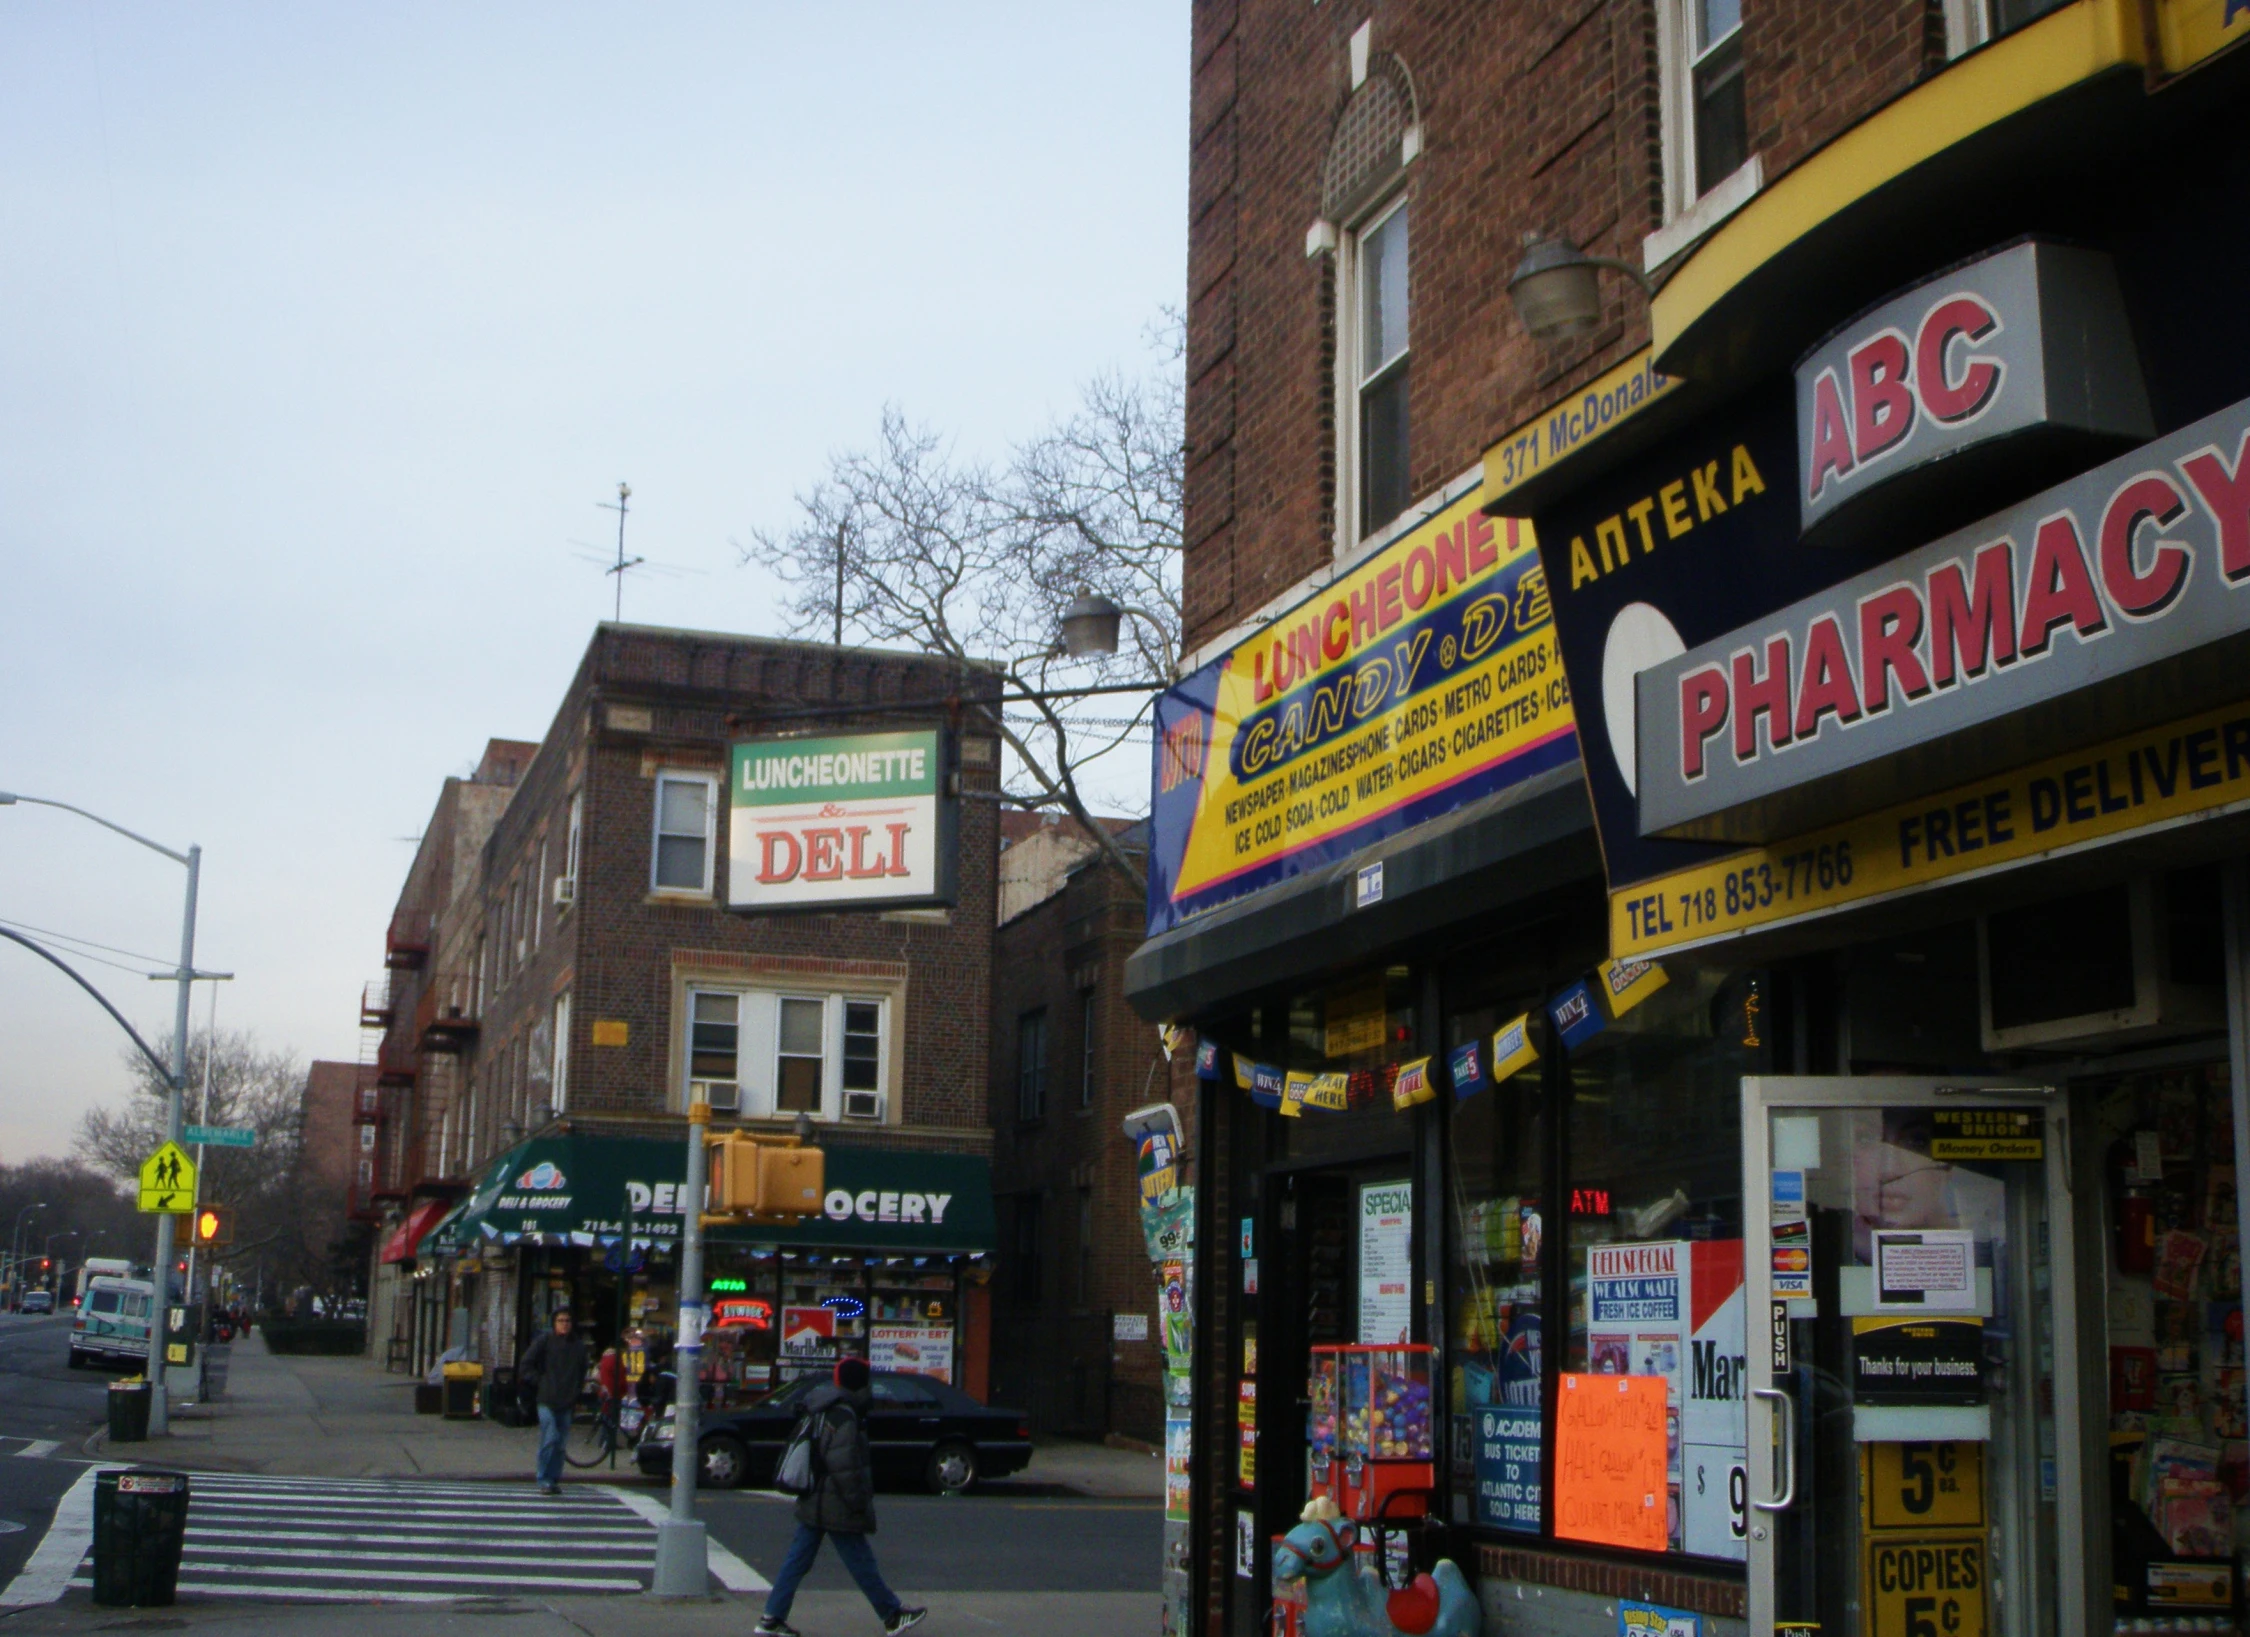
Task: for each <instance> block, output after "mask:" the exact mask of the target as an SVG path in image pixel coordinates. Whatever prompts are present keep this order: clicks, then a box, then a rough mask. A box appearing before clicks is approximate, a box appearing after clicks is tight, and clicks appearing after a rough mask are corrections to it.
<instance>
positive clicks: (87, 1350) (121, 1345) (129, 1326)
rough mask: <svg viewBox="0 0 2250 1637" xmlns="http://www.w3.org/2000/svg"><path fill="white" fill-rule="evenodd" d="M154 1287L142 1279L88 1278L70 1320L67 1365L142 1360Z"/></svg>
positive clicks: (145, 1359)
mask: <svg viewBox="0 0 2250 1637" xmlns="http://www.w3.org/2000/svg"><path fill="white" fill-rule="evenodd" d="M155 1295H156V1287H155V1285H153V1284H151V1283H150V1282H149V1281H148V1280H146V1279H111V1278H107V1277H103V1278H99V1279H91V1280H88V1281H87V1284H86V1298H85V1300H84V1301H83V1302H81V1303H80V1304H79V1307H78V1316H77V1317H76V1318H74V1319H72V1320H71V1321H70V1367H71V1368H72V1369H73V1370H83V1369H85V1368H86V1366H87V1365H89V1364H144V1365H145V1364H146V1363H147V1362H148V1326H149V1309H150V1307H151V1306H152V1305H153V1303H154V1299H155Z"/></svg>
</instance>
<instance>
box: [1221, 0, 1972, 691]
mask: <svg viewBox="0 0 2250 1637" xmlns="http://www.w3.org/2000/svg"><path fill="white" fill-rule="evenodd" d="M1370 19H1371V20H1372V24H1373V32H1372V36H1371V43H1372V48H1373V50H1374V51H1375V52H1376V53H1388V54H1392V55H1395V56H1397V57H1398V58H1399V59H1401V60H1402V61H1403V62H1404V63H1405V64H1406V66H1407V68H1408V69H1409V71H1410V72H1411V73H1412V75H1413V80H1414V86H1415V93H1416V99H1417V103H1418V106H1419V110H1420V115H1421V121H1422V127H1423V142H1424V146H1423V151H1422V154H1421V157H1420V158H1418V159H1417V160H1415V161H1414V163H1413V164H1412V165H1411V166H1410V167H1409V169H1408V173H1407V182H1406V189H1407V196H1408V199H1409V201H1410V206H1411V209H1412V212H1413V226H1412V234H1411V246H1412V274H1411V277H1412V291H1413V297H1412V300H1413V318H1412V372H1413V373H1412V381H1411V387H1410V394H1411V404H1410V420H1411V425H1412V434H1411V450H1412V490H1413V493H1414V494H1415V495H1417V496H1424V495H1428V494H1430V493H1433V492H1434V491H1436V490H1437V489H1439V488H1440V487H1441V486H1442V485H1444V484H1445V483H1446V482H1448V481H1449V480H1450V479H1452V478H1454V477H1456V476H1458V475H1460V474H1461V473H1462V472H1464V471H1466V470H1467V469H1468V468H1470V467H1471V466H1473V465H1475V464H1476V462H1477V461H1478V460H1479V458H1480V457H1481V456H1482V454H1483V452H1484V450H1485V449H1486V448H1487V447H1488V446H1489V445H1490V444H1491V443H1492V442H1493V441H1494V440H1495V439H1496V438H1497V437H1498V436H1499V435H1500V434H1501V433H1502V432H1505V431H1507V430H1509V429H1510V428H1512V427H1514V426H1516V425H1518V424H1519V423H1521V422H1522V421H1523V420H1525V419H1526V418H1528V417H1529V416H1530V415H1532V414H1533V413H1535V412H1536V411H1538V410H1539V409H1541V408H1543V407H1545V406H1546V405H1548V404H1550V403H1552V402H1554V401H1555V400H1557V399H1559V398H1561V397H1563V396H1565V395H1567V394H1568V393H1569V392H1570V391H1571V390H1572V389H1573V388H1575V387H1577V386H1579V385H1582V384H1583V383H1584V382H1585V381H1587V380H1589V379H1591V378H1592V377H1593V376H1594V375H1596V374H1598V373H1600V372H1601V371H1602V370H1604V369H1607V368H1609V367H1610V366H1612V365H1613V364H1615V363H1617V362H1618V361H1619V360H1621V359H1622V358H1624V357H1626V356H1627V355H1628V354H1630V353H1631V352H1633V351H1634V350H1635V349H1637V348H1639V347H1640V346H1642V345H1643V344H1644V343H1645V342H1646V340H1647V323H1646V307H1645V303H1644V301H1643V299H1642V297H1641V295H1640V293H1639V292H1638V291H1637V290H1636V289H1634V288H1633V287H1632V285H1631V284H1630V283H1629V282H1628V281H1626V280H1624V279H1621V278H1608V279H1605V280H1604V281H1603V298H1604V302H1605V306H1606V314H1605V316H1606V322H1605V323H1604V324H1603V326H1602V327H1601V328H1599V329H1598V330H1596V331H1595V332H1594V333H1593V334H1591V335H1588V336H1585V337H1583V338H1581V339H1579V340H1577V341H1574V342H1570V343H1566V344H1562V345H1544V346H1543V345H1540V344H1537V343H1535V342H1533V341H1532V340H1531V338H1530V337H1529V336H1528V335H1527V334H1526V333H1525V331H1524V330H1523V327H1522V326H1521V325H1520V324H1519V323H1518V322H1517V321H1516V318H1515V314H1514V310H1513V308H1512V306H1511V305H1510V303H1509V300H1508V295H1507V279H1508V275H1509V273H1510V272H1511V271H1512V270H1513V268H1514V265H1515V263H1516V261H1517V259H1518V258H1519V257H1520V255H1521V253H1522V250H1521V247H1522V239H1523V235H1524V234H1525V233H1526V232H1527V231H1541V232H1557V233H1563V234H1566V235H1568V236H1569V237H1570V238H1572V239H1573V240H1575V241H1576V242H1577V243H1578V244H1579V245H1581V246H1582V247H1584V248H1586V249H1587V250H1589V251H1593V252H1595V253H1598V254H1603V255H1611V256H1617V257H1620V258H1623V259H1625V260H1629V261H1633V262H1635V263H1636V264H1637V263H1638V261H1639V259H1640V255H1641V241H1642V239H1643V238H1644V237H1645V236H1646V235H1647V234H1648V233H1650V232H1651V231H1653V230H1654V229H1656V228H1657V227H1658V226H1660V225H1662V211H1663V185H1662V174H1663V173H1662V156H1661V152H1660V146H1659V144H1660V139H1661V138H1660V131H1661V122H1660V118H1659V98H1658V82H1657V48H1656V37H1657V36H1656V24H1655V11H1654V4H1653V0H1571V3H1556V4H1547V5H1540V6H1492V5H1486V4H1478V3H1476V0H1423V3H1412V0H1391V3H1385V4H1382V5H1375V6H1370V5H1367V4H1365V3H1362V4H1359V5H1356V6H1352V5H1345V6H1338V5H1323V6H1308V5H1305V4H1303V3H1302V0H1199V3H1198V4H1197V5H1196V7H1195V25H1194V35H1193V40H1194V43H1193V48H1192V49H1193V53H1194V75H1193V95H1192V99H1191V114H1190V119H1191V127H1190V149H1189V187H1188V211H1189V235H1188V338H1187V343H1188V401H1187V416H1188V420H1187V425H1188V469H1187V492H1186V504H1187V531H1186V543H1187V549H1186V554H1185V571H1184V573H1185V584H1184V593H1185V598H1186V614H1187V638H1188V644H1189V646H1190V647H1191V648H1192V647H1195V646H1197V645H1199V644H1201V643H1205V642H1208V641H1210V640H1211V639H1213V638H1214V637H1217V636H1219V635H1220V634H1222V633H1223V632H1224V631H1225V630H1226V629H1227V628H1228V627H1229V626H1230V625H1232V624H1234V623H1236V622H1238V621H1240V620H1242V619H1244V618H1246V617H1247V616H1249V615H1250V614H1252V613H1254V612H1255V611H1256V610H1257V609H1258V608H1259V607H1260V606H1262V605H1263V604H1264V603H1266V602H1267V601H1269V600H1270V599H1272V598H1273V597H1275V596H1277V595H1279V594H1280V593H1282V592H1283V591H1286V590H1287V589H1288V588H1290V587H1291V586H1293V585H1294V584H1296V583H1297V582H1298V581H1299V580H1301V579H1302V578H1304V577H1305V576H1306V575H1308V574H1310V573H1312V572H1313V571H1315V570H1316V569H1319V568H1321V567H1322V566H1324V565H1325V564H1326V563H1328V562H1329V561H1330V559H1331V552H1332V546H1333V542H1334V534H1335V530H1334V521H1333V512H1334V507H1335V504H1336V496H1335V483H1336V473H1335V439H1336V415H1335V403H1334V391H1333V386H1332V370H1333V353H1334V337H1333V329H1334V324H1333V313H1332V305H1333V278H1334V271H1333V261H1332V258H1329V257H1325V256H1324V257H1318V258H1307V256H1306V255H1305V253H1304V244H1305V233H1306V229H1307V228H1308V227H1310V226H1311V225H1312V223H1313V221H1314V220H1315V218H1317V217H1318V216H1319V214H1320V210H1321V194H1320V178H1321V168H1322V163H1323V160H1324V159H1325V157H1326V153H1327V148H1328V143H1329V138H1330V135H1331V132H1332V130H1333V128H1334V126H1335V122H1336V120H1337V118H1338V117H1339V116H1340V114H1341V113H1342V111H1343V108H1344V105H1345V103H1346V101H1347V99H1348V96H1349V89H1350V88H1349V84H1348V79H1349V66H1348V41H1349V39H1350V36H1351V33H1352V31H1353V30H1354V29H1356V28H1357V27H1358V26H1359V25H1360V24H1361V23H1362V22H1363V21H1368V20H1370ZM1743 19H1744V20H1743V29H1744V56H1745V65H1746V66H1745V85H1746V93H1747V97H1748V103H1749V114H1750V129H1751V132H1752V143H1753V146H1754V147H1755V148H1756V149H1757V150H1758V151H1759V152H1760V154H1761V156H1762V160H1763V164H1764V168H1765V174H1766V178H1767V182H1768V185H1769V186H1770V185H1771V183H1772V182H1773V180H1774V179H1776V178H1777V177H1778V176H1779V175H1780V174H1781V173H1782V172H1783V171H1784V170H1786V169H1787V168H1788V167H1789V166H1790V165H1792V164H1795V163H1796V162H1797V161H1798V160H1800V159H1802V158H1803V157H1804V156H1805V155H1806V154H1807V153H1809V152H1811V151H1812V149H1813V148H1815V147H1817V146H1818V145H1819V144H1820V143H1822V142H1824V141H1826V140H1828V139H1829V138H1830V137H1832V136H1834V135H1835V134H1836V133H1837V132H1838V131H1840V130H1842V129H1843V128H1845V127H1846V126H1847V125H1849V124H1851V123H1852V122H1854V121H1855V120H1857V119H1859V118H1860V117H1862V116H1863V115H1864V114H1866V113H1867V112H1869V111H1870V110H1872V109H1873V108H1874V107H1876V106H1878V105H1879V104H1881V103H1882V102H1884V101H1886V100H1888V99H1889V98H1890V97H1893V96H1895V95H1897V94H1898V93H1899V92H1900V91H1903V90H1905V89H1907V88H1908V87H1909V86H1911V85H1912V84H1913V83H1914V81H1915V80H1916V79H1917V78H1919V77H1921V76H1922V75H1923V74H1925V73H1927V72H1929V71H1930V70H1931V69H1932V68H1934V67H1935V66H1937V65H1938V64H1939V63H1940V61H1941V60H1942V56H1943V40H1944V29H1943V22H1942V14H1941V11H1940V7H1939V6H1938V4H1937V3H1936V0H1833V3H1831V4H1825V5H1821V6H1796V5H1789V4H1785V3H1783V0H1762V3H1761V0H1747V3H1746V4H1745V5H1744V7H1743Z"/></svg>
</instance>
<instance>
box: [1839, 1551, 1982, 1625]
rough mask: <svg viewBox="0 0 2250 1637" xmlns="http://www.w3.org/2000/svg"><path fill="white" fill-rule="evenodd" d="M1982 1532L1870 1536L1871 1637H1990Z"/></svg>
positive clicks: (1869, 1620)
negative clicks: (1906, 1537) (1987, 1636)
mask: <svg viewBox="0 0 2250 1637" xmlns="http://www.w3.org/2000/svg"><path fill="white" fill-rule="evenodd" d="M1984 1586H1985V1551H1984V1537H1983V1534H1982V1532H1981V1531H1974V1532H1965V1533H1961V1534H1947V1535H1924V1536H1917V1537H1915V1538H1913V1539H1911V1540H1894V1539H1891V1538H1890V1537H1888V1536H1881V1535H1876V1536H1869V1537H1867V1591H1868V1596H1867V1610H1868V1615H1869V1619H1868V1623H1867V1632H1868V1637H1985V1602H1984Z"/></svg>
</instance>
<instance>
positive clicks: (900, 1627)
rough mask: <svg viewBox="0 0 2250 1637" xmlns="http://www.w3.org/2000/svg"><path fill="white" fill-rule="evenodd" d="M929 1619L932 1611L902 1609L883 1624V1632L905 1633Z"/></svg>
mask: <svg viewBox="0 0 2250 1637" xmlns="http://www.w3.org/2000/svg"><path fill="white" fill-rule="evenodd" d="M929 1617H930V1611H929V1610H928V1609H908V1608H902V1609H900V1610H899V1611H898V1613H896V1614H894V1615H892V1616H891V1617H890V1618H889V1619H888V1620H885V1621H884V1622H883V1630H884V1631H886V1632H893V1631H904V1630H906V1629H907V1628H908V1627H909V1626H918V1625H920V1624H921V1623H922V1622H923V1621H924V1620H927V1619H928V1618H929Z"/></svg>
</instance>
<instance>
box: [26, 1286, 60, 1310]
mask: <svg viewBox="0 0 2250 1637" xmlns="http://www.w3.org/2000/svg"><path fill="white" fill-rule="evenodd" d="M54 1310H55V1293H54V1292H53V1291H51V1290H27V1291H25V1292H24V1293H23V1306H22V1307H20V1308H18V1309H17V1311H18V1312H19V1313H52V1312H53V1311H54Z"/></svg>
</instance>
